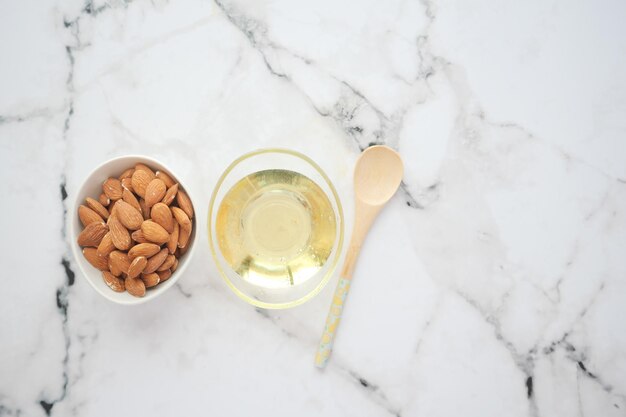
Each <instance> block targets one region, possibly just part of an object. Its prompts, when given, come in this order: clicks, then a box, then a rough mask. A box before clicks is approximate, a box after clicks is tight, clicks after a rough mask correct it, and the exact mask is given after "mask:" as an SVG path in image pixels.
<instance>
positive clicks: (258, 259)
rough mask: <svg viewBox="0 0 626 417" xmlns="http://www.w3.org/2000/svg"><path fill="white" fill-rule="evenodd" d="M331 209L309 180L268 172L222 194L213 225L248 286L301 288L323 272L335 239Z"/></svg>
mask: <svg viewBox="0 0 626 417" xmlns="http://www.w3.org/2000/svg"><path fill="white" fill-rule="evenodd" d="M336 227H337V225H336V219H335V213H334V210H333V206H332V204H331V202H330V200H329V199H328V197H327V196H326V194H325V193H324V192H323V191H322V189H321V188H320V187H319V186H318V185H317V184H316V183H315V182H313V181H312V180H311V179H309V178H308V177H306V176H304V175H302V174H300V173H298V172H294V171H290V170H284V169H268V170H263V171H259V172H255V173H252V174H250V175H248V176H246V177H245V178H242V179H241V180H239V181H238V182H237V183H236V184H235V185H234V186H233V187H232V188H231V189H230V190H229V191H228V192H227V193H226V195H225V196H224V198H223V200H222V202H221V204H220V206H219V209H218V211H217V219H216V223H215V228H216V235H217V241H218V245H219V247H220V250H221V252H222V255H223V256H224V259H225V260H226V262H227V263H228V264H229V265H230V267H231V268H232V269H233V270H234V271H235V272H236V273H237V274H239V275H240V276H241V277H242V278H243V279H244V280H246V281H247V282H249V283H250V284H253V285H256V286H260V287H263V288H284V287H289V286H293V285H298V284H302V283H303V282H305V281H307V280H308V279H310V278H311V277H313V276H315V274H316V273H317V272H318V271H319V270H320V269H321V268H322V266H323V265H324V264H325V262H326V261H327V259H328V257H329V256H330V254H331V252H332V249H333V246H334V243H335V236H336Z"/></svg>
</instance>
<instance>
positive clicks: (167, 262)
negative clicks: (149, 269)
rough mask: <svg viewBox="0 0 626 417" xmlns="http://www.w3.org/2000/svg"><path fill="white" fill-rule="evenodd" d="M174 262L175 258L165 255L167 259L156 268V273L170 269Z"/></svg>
mask: <svg viewBox="0 0 626 417" xmlns="http://www.w3.org/2000/svg"><path fill="white" fill-rule="evenodd" d="M174 260H176V257H175V256H174V255H167V258H165V261H163V263H162V264H161V266H160V267H158V268H157V271H165V270H166V269H170V267H171V266H172V265H174Z"/></svg>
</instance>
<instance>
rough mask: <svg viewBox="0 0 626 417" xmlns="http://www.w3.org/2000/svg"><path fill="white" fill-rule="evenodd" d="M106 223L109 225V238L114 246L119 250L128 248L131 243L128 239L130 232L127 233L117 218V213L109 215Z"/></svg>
mask: <svg viewBox="0 0 626 417" xmlns="http://www.w3.org/2000/svg"><path fill="white" fill-rule="evenodd" d="M116 206H117V204H116ZM107 224H108V225H109V230H110V231H111V240H113V244H114V245H115V247H116V248H118V249H120V250H128V249H129V248H130V245H131V243H132V242H131V240H130V233H128V230H127V229H126V228H125V227H124V225H123V224H122V223H121V222H120V221H119V220H118V218H117V215H113V216H111V217H109V221H108V222H107Z"/></svg>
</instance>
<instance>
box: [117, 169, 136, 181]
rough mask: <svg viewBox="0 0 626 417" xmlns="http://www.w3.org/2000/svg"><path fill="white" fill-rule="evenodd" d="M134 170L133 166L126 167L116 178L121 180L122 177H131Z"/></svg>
mask: <svg viewBox="0 0 626 417" xmlns="http://www.w3.org/2000/svg"><path fill="white" fill-rule="evenodd" d="M134 172H135V168H128V169H127V170H126V171H124V172H122V175H120V176H119V177H117V179H118V180H120V181H122V182H123V180H124V179H126V178H130V177H132V176H133V173H134Z"/></svg>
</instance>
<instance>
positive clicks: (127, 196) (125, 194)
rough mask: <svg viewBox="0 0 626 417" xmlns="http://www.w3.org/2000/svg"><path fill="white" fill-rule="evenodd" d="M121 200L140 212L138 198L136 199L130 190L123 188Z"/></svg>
mask: <svg viewBox="0 0 626 417" xmlns="http://www.w3.org/2000/svg"><path fill="white" fill-rule="evenodd" d="M122 200H124V201H125V202H127V203H128V204H130V205H131V206H133V207H135V208H136V209H137V211H138V212H139V213H140V214H141V205H139V200H137V197H135V194H133V192H132V190H129V189H126V188H124V191H122Z"/></svg>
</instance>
